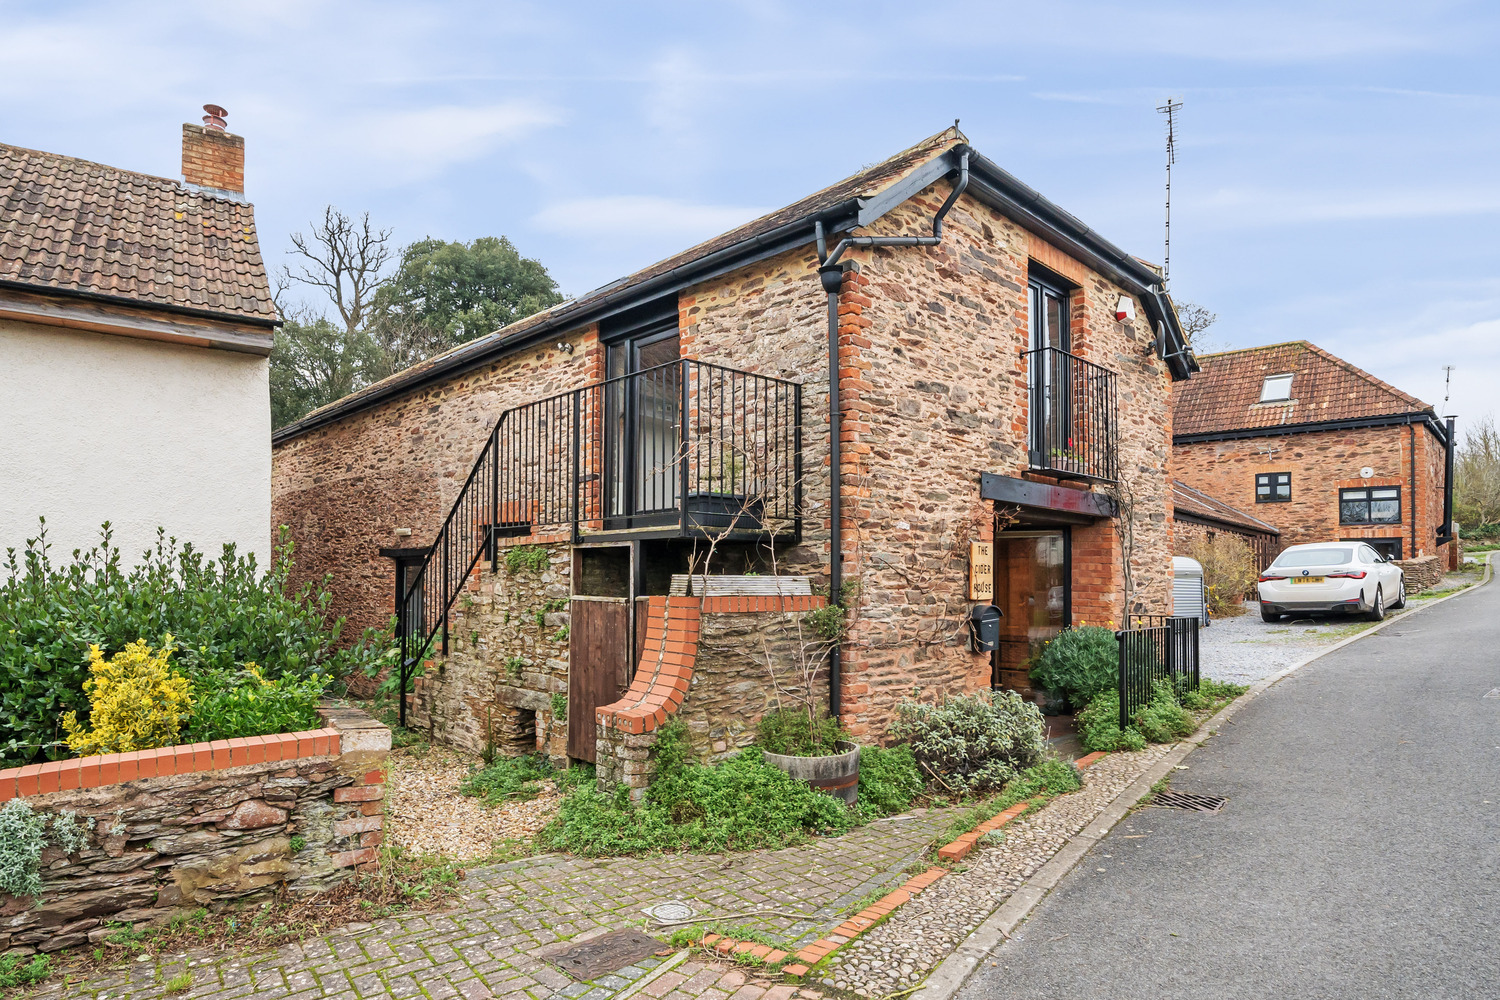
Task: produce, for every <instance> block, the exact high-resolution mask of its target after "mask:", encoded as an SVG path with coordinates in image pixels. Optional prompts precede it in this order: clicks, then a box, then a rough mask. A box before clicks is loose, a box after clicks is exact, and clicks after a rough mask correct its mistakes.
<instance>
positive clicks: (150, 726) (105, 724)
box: [62, 635, 192, 757]
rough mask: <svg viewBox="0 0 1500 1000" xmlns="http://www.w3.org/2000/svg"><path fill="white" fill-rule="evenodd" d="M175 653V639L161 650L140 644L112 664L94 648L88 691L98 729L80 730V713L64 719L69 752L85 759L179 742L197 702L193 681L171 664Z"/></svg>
mask: <svg viewBox="0 0 1500 1000" xmlns="http://www.w3.org/2000/svg"><path fill="white" fill-rule="evenodd" d="M172 648H173V647H172V637H171V636H170V635H169V636H167V641H166V644H165V645H163V646H162V648H161V650H160V651H153V650H152V648H151V647H150V646H148V645H147V644H146V640H144V639H137V640H136V641H135V642H132V643H130V644H129V645H127V646H126V647H125V648H124V649H122V650H121V651H120V652H118V653H116V654H115V655H114V656H112V657H110V658H109V659H107V660H106V659H105V658H104V653H103V652H102V651H101V650H100V649H99V647H98V646H90V647H89V678H88V680H86V681H84V682H83V690H84V692H85V693H86V694H88V696H89V703H90V705H91V708H90V712H89V724H90V726H91V727H92V728H90V729H84V728H83V727H82V726H81V725H79V723H78V714H77V713H76V712H69V713H67V714H66V715H64V716H63V720H62V724H63V729H64V730H65V731H66V732H67V734H68V748H69V749H70V750H72V751H73V752H74V753H76V754H78V755H79V756H81V757H82V756H88V755H91V754H100V753H126V752H128V751H131V750H154V749H156V748H157V747H169V746H171V745H172V744H174V743H176V742H177V734H178V732H179V731H180V730H181V729H182V724H183V722H184V721H186V720H187V717H188V715H189V713H191V711H192V697H191V695H190V694H189V693H188V679H187V678H186V677H184V676H183V675H182V674H179V673H178V672H177V671H175V670H173V669H172V668H171V666H170V664H169V663H168V662H167V661H168V659H169V658H170V657H171V655H172Z"/></svg>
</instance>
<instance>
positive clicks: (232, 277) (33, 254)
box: [0, 143, 277, 320]
mask: <svg viewBox="0 0 1500 1000" xmlns="http://www.w3.org/2000/svg"><path fill="white" fill-rule="evenodd" d="M0 281H6V282H15V283H19V284H23V285H30V286H33V287H35V288H36V290H37V291H39V292H45V291H47V290H49V289H54V290H58V291H69V292H86V293H90V294H94V295H108V296H114V297H117V298H122V299H129V300H131V301H133V302H136V303H139V304H140V305H145V306H167V307H176V308H187V309H196V310H200V311H205V312H210V313H222V314H225V315H227V316H232V317H237V318H241V319H251V320H274V319H276V318H277V317H276V308H275V306H274V305H273V304H272V301H271V286H270V282H269V281H268V280H267V276H266V267H265V263H264V262H263V261H262V260H261V256H260V245H259V243H258V242H257V240H256V230H255V212H254V209H253V208H252V207H251V206H250V205H249V204H248V203H246V202H242V201H235V200H232V199H229V198H224V197H217V196H214V195H210V194H204V193H201V192H197V191H191V190H189V189H188V188H187V186H186V185H184V184H182V183H181V182H179V181H175V180H169V179H167V178H165V177H152V176H150V175H148V174H138V173H135V172H133V171H129V170H120V169H118V168H116V167H109V166H105V165H103V164H99V163H91V162H89V161H87V160H80V159H76V158H74V157H71V156H61V155H59V154H57V153H43V152H38V151H37V150H34V149H22V148H21V147H19V146H7V145H5V144H3V143H0Z"/></svg>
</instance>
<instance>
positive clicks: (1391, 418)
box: [1172, 411, 1448, 444]
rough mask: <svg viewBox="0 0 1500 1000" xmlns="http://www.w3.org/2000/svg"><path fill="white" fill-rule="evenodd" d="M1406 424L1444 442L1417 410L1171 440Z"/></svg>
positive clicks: (1431, 420) (1427, 415)
mask: <svg viewBox="0 0 1500 1000" xmlns="http://www.w3.org/2000/svg"><path fill="white" fill-rule="evenodd" d="M1407 424H1422V425H1423V426H1425V427H1426V428H1427V429H1428V430H1430V431H1431V432H1432V433H1433V436H1435V437H1436V438H1437V439H1438V440H1439V441H1441V442H1443V443H1444V444H1446V443H1447V441H1448V438H1447V435H1446V434H1444V432H1443V429H1442V426H1441V425H1440V424H1438V422H1437V417H1436V416H1435V415H1434V414H1433V413H1432V412H1431V411H1424V412H1420V413H1390V414H1384V415H1381V416H1378V417H1346V418H1345V419H1343V420H1319V421H1314V422H1310V423H1304V424H1276V425H1275V426H1273V427H1244V428H1238V429H1236V430H1228V431H1203V432H1201V433H1197V434H1174V435H1172V443H1173V444H1197V443H1199V442H1202V441H1234V440H1239V439H1242V438H1256V437H1285V436H1287V435H1290V434H1316V433H1318V432H1319V431H1345V430H1358V429H1361V428H1366V427H1404V426H1406V425H1407Z"/></svg>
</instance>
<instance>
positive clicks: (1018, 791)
mask: <svg viewBox="0 0 1500 1000" xmlns="http://www.w3.org/2000/svg"><path fill="white" fill-rule="evenodd" d="M1082 787H1083V779H1082V778H1081V777H1080V776H1079V774H1078V768H1076V767H1074V766H1073V765H1072V764H1070V763H1068V762H1067V761H1062V760H1055V759H1054V760H1044V761H1042V762H1041V763H1040V764H1036V765H1034V766H1032V767H1029V768H1027V769H1026V770H1024V771H1022V772H1021V774H1020V775H1019V776H1018V777H1016V778H1013V779H1011V781H1010V782H1009V783H1008V784H1006V786H1005V787H1004V788H1003V789H1001V791H1000V794H999V795H995V796H992V797H990V798H988V799H985V800H984V801H983V802H979V803H976V804H974V805H971V806H970V807H969V808H967V809H965V810H963V811H962V812H960V813H959V814H958V815H957V816H955V817H954V818H953V821H952V822H951V823H949V824H948V829H947V830H946V831H945V832H944V833H943V835H942V836H941V837H939V838H937V841H936V845H935V846H938V847H941V846H942V845H944V844H946V843H948V842H950V841H952V840H955V839H957V838H958V837H961V836H963V835H964V834H966V833H968V832H969V831H970V830H972V829H974V828H975V827H976V826H978V825H979V824H980V823H983V822H984V821H985V820H988V819H993V818H994V817H996V816H998V815H1000V814H1001V813H1002V812H1004V811H1005V810H1007V809H1009V808H1010V807H1011V806H1013V805H1015V804H1016V803H1017V802H1022V801H1025V800H1026V799H1034V800H1036V801H1035V802H1034V803H1033V806H1032V808H1040V807H1041V806H1042V805H1043V804H1044V803H1046V802H1048V801H1051V800H1052V799H1054V798H1056V797H1057V796H1059V795H1065V794H1066V793H1068V792H1073V791H1077V790H1078V789H1080V788H1082Z"/></svg>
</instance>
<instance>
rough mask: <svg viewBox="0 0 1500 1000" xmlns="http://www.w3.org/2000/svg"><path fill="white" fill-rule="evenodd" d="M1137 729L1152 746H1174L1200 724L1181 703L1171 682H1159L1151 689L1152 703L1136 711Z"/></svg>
mask: <svg viewBox="0 0 1500 1000" xmlns="http://www.w3.org/2000/svg"><path fill="white" fill-rule="evenodd" d="M1130 721H1131V723H1132V724H1133V725H1134V727H1135V729H1136V730H1137V731H1138V732H1139V733H1140V734H1141V735H1142V736H1144V737H1145V738H1146V740H1147V742H1149V743H1171V742H1172V741H1173V740H1176V739H1178V738H1180V737H1183V736H1191V735H1192V733H1193V731H1194V730H1195V729H1197V728H1198V722H1197V720H1195V719H1194V718H1193V716H1192V713H1190V712H1189V711H1188V710H1187V709H1185V708H1183V707H1182V705H1181V703H1179V702H1178V700H1177V694H1176V692H1174V691H1173V690H1172V685H1171V684H1170V683H1169V682H1167V681H1157V682H1156V684H1155V685H1153V686H1152V689H1151V700H1150V701H1149V702H1147V703H1146V704H1145V705H1144V706H1142V707H1141V708H1138V709H1136V713H1135V715H1134V716H1133V717H1132V718H1131V720H1130Z"/></svg>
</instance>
